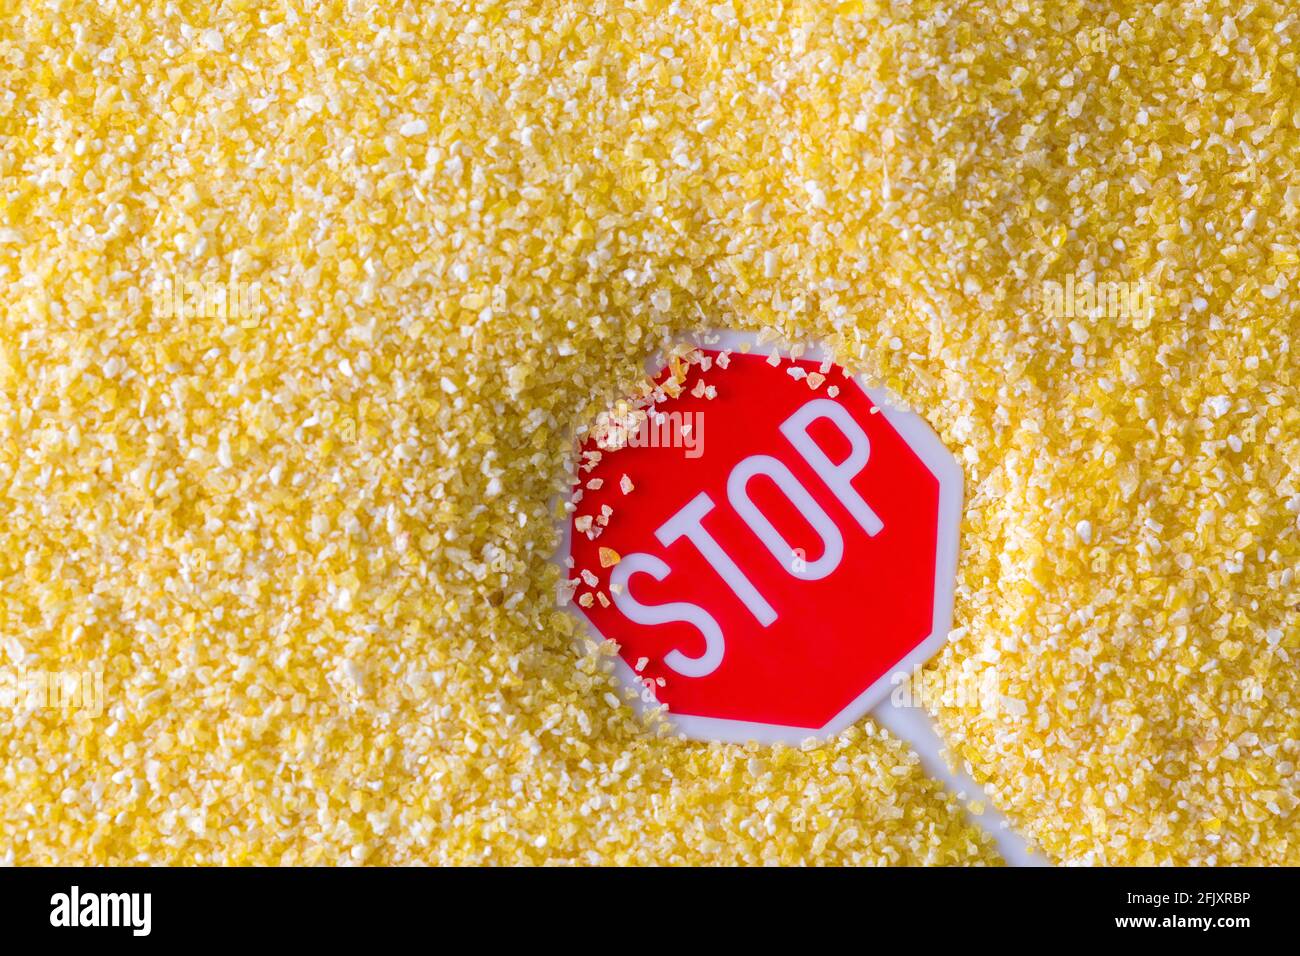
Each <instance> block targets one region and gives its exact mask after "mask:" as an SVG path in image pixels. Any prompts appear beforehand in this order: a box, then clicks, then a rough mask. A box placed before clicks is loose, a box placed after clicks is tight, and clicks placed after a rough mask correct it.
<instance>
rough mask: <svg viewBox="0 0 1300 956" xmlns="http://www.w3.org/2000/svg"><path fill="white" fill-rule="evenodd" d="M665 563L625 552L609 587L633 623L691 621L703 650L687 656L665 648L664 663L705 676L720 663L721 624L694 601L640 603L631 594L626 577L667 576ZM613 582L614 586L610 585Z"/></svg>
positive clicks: (689, 674)
mask: <svg viewBox="0 0 1300 956" xmlns="http://www.w3.org/2000/svg"><path fill="white" fill-rule="evenodd" d="M669 570H670V569H669V567H668V565H667V564H665V563H664V562H663V561H661V560H660V559H659V558H656V557H655V556H654V555H651V554H640V553H638V554H629V555H627V556H626V557H625V558H623V560H622V561H620V562H619V563H618V564H616V565H614V570H613V572H611V574H610V577H609V580H610V585H611V587H610V590H611V591H612V592H613V594H614V604H615V605H616V606H617V607H618V609H619V610H620V611H622V612H623V615H624V616H625V617H626V618H627V619H628V620H630V621H632V622H634V623H636V624H648V625H653V624H670V623H672V622H674V621H684V622H685V623H687V624H691V625H694V626H695V627H696V628H697V629H698V630H699V632H700V633H701V634H702V635H704V653H703V654H701V655H700V656H699V657H687V656H686V655H685V654H683V653H682V652H681V651H679V650H672V651H669V652H668V653H667V654H665V655H664V663H665V664H667V665H668V666H669V667H671V668H672V669H673V670H675V671H676V672H677V673H679V674H681V675H682V676H683V677H707V676H708V675H709V674H712V673H713V672H714V671H715V670H717V667H718V665H719V664H721V663H722V654H723V652H724V650H725V648H726V645H725V642H724V641H723V639H722V628H720V627H718V622H717V621H715V620H714V619H713V617H712V615H710V614H709V612H708V611H706V610H704V608H702V607H700V606H699V605H698V604H687V603H686V602H684V601H677V602H674V603H672V604H650V605H647V604H642V603H641V602H640V601H638V600H637V599H636V598H634V597H632V591H631V589H630V588H629V587H628V581H629V580H630V579H631V577H632V575H634V574H648V575H650V576H651V577H652V578H654V579H655V580H656V581H662V580H663V579H664V578H666V577H667V576H668V572H669ZM614 585H617V587H614Z"/></svg>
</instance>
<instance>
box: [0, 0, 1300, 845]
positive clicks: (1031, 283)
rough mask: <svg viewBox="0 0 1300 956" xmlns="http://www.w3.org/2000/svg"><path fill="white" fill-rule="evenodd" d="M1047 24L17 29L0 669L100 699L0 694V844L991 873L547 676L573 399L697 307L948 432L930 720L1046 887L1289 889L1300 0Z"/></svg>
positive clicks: (562, 663) (186, 14)
mask: <svg viewBox="0 0 1300 956" xmlns="http://www.w3.org/2000/svg"><path fill="white" fill-rule="evenodd" d="M1045 6H1046V7H1047V8H1048V9H1046V10H1044V9H1040V8H1039V5H1037V4H1030V3H1027V2H1006V3H996V4H995V3H980V2H953V3H945V4H938V3H929V2H916V3H903V2H898V3H885V2H875V0H861V2H855V0H849V2H845V3H813V2H793V3H782V4H776V3H756V4H744V5H739V4H732V3H728V2H723V3H689V2H673V3H669V2H658V0H646V2H642V3H615V2H599V0H597V2H594V3H573V2H546V0H543V2H529V3H523V2H519V3H491V2H481V3H458V2H454V0H453V2H447V3H417V2H401V0H397V2H391V3H390V2H386V3H370V2H361V0H350V2H331V0H325V2H321V3H311V4H308V3H303V2H300V0H293V2H272V3H268V4H264V5H263V4H254V3H250V2H247V0H231V2H228V3H224V4H220V5H212V6H205V5H201V4H195V3H172V4H164V3H159V2H153V0H138V2H109V3H104V4H100V3H90V2H84V0H53V2H51V3H48V4H40V5H35V4H17V3H13V4H7V5H5V8H4V10H3V12H0V77H2V81H0V188H2V189H3V197H4V198H3V206H2V207H0V208H2V209H3V218H2V221H0V289H2V290H3V291H2V292H0V296H3V299H2V300H0V301H2V302H3V307H2V308H0V392H2V393H3V401H0V668H3V669H5V670H6V671H7V672H9V673H11V674H16V675H19V676H21V675H22V674H23V673H26V672H35V671H39V672H44V673H61V672H94V673H96V674H101V675H102V680H103V693H104V707H103V713H102V714H100V715H99V716H92V715H91V713H89V712H78V711H76V710H75V709H65V708H51V707H48V706H47V707H35V708H21V707H20V708H16V709H15V710H14V711H13V713H12V717H9V716H6V717H5V719H3V720H0V755H2V757H3V759H2V760H0V858H2V859H3V860H5V861H8V862H16V863H92V862H94V863H98V862H115V863H129V862H146V861H147V862H160V863H175V864H182V863H337V862H358V863H361V862H365V863H376V864H391V863H408V862H429V863H453V862H454V863H475V862H494V863H524V862H529V863H540V862H584V863H585V862H605V863H651V862H654V863H674V862H704V861H710V862H737V863H739V862H746V863H749V862H783V863H797V862H821V863H992V862H997V859H996V853H995V851H994V849H993V845H992V842H991V841H990V840H989V838H988V837H987V836H985V835H984V834H983V833H982V832H981V831H980V830H979V829H978V828H976V827H974V826H972V824H971V823H970V822H969V820H968V819H967V817H966V815H965V808H964V807H963V805H962V800H961V796H960V795H957V794H948V793H945V792H944V791H943V790H942V789H941V788H940V787H939V786H938V785H937V784H935V783H934V782H933V781H931V780H929V779H928V778H927V777H926V776H925V775H924V773H923V772H922V771H921V769H920V766H919V764H918V762H917V759H916V757H915V755H914V754H913V753H912V752H911V751H910V750H909V749H908V748H907V747H906V746H905V745H903V744H902V743H900V742H899V741H897V740H896V739H893V738H892V737H890V736H889V735H887V734H886V733H885V732H883V731H881V730H879V729H877V728H876V727H875V725H873V724H872V723H871V722H870V721H864V722H862V723H861V724H859V725H858V726H857V727H855V728H853V729H851V730H849V731H846V732H845V733H844V734H843V735H842V736H841V737H840V738H838V739H837V740H835V741H834V742H832V743H831V744H829V745H827V746H824V747H821V748H816V749H813V748H809V749H799V748H774V749H767V748H758V747H738V746H702V745H696V744H687V743H684V742H680V741H675V740H671V739H664V738H663V737H662V735H659V736H657V735H656V734H655V733H654V732H653V731H648V730H646V729H645V728H643V727H641V726H640V725H639V724H638V723H636V721H635V718H633V717H632V715H631V712H630V710H629V709H628V708H627V707H626V706H625V702H624V701H623V700H622V699H621V698H620V696H619V692H618V687H617V684H616V683H615V681H614V679H613V677H612V676H611V674H610V670H609V667H610V653H609V649H608V648H596V647H589V648H588V649H587V650H588V652H587V653H586V654H585V655H577V654H575V653H574V650H573V646H572V644H571V640H572V638H573V634H572V631H573V624H572V621H571V619H570V618H569V617H568V615H567V614H566V613H565V612H564V611H562V610H561V609H559V608H558V607H557V606H556V589H557V586H558V585H559V584H560V582H561V575H560V573H559V569H557V568H555V567H553V566H552V565H551V564H550V562H549V561H548V556H549V555H550V554H551V553H552V552H553V550H554V547H555V543H556V537H557V532H556V519H557V515H556V514H555V512H554V510H553V506H552V502H553V500H554V499H555V497H556V496H557V495H563V494H567V491H568V489H569V487H570V485H569V480H570V479H569V475H570V472H571V470H572V468H573V466H574V464H575V463H574V462H572V461H571V460H570V456H571V454H572V445H571V443H570V436H571V433H572V429H573V428H574V426H575V425H577V424H578V423H581V422H591V421H594V420H595V418H596V416H597V415H598V414H599V413H600V412H601V411H603V410H606V409H608V408H609V407H610V403H611V402H613V401H614V400H615V399H617V398H618V397H620V396H623V395H626V394H629V393H630V392H631V391H632V389H633V386H634V384H635V382H636V380H637V376H638V373H639V371H640V368H639V367H640V363H641V362H642V360H643V359H644V357H645V356H646V355H648V354H650V353H651V352H653V351H655V350H656V349H658V348H660V347H663V346H665V345H666V344H667V343H668V342H669V341H671V340H672V338H673V337H674V336H675V335H676V334H677V333H678V332H681V331H684V330H687V329H691V328H704V327H709V328H723V327H732V328H737V329H745V330H757V329H763V330H767V331H768V333H769V334H771V335H772V336H776V337H780V338H782V339H785V340H788V341H790V342H796V343H797V342H803V341H811V340H814V339H815V340H818V341H821V342H824V343H827V344H828V345H829V346H830V347H831V348H832V350H833V351H834V353H835V356H836V358H837V360H838V361H839V362H840V363H842V364H844V365H845V366H846V367H849V368H851V369H853V370H855V371H864V372H865V373H867V374H869V375H871V376H873V377H874V378H875V379H876V380H878V381H879V382H881V383H882V384H884V385H886V386H888V387H889V388H890V389H891V390H892V391H893V392H894V393H895V394H896V395H899V396H901V397H902V398H903V399H905V400H906V401H907V403H908V404H909V405H910V406H911V407H913V408H914V409H916V410H917V411H919V412H920V413H921V414H923V415H924V416H925V418H926V419H927V420H928V421H929V422H930V423H931V425H932V426H933V427H934V428H935V430H936V431H937V432H938V433H939V434H940V436H941V438H942V439H943V441H944V444H945V445H946V446H947V447H949V448H951V449H954V451H955V452H956V453H957V454H958V457H959V459H960V460H961V461H962V464H963V467H964V468H965V471H966V479H967V489H968V501H967V504H966V511H965V523H964V528H963V538H962V541H963V554H962V557H961V562H960V568H959V572H958V575H959V577H958V590H957V599H956V608H955V614H954V620H955V621H956V622H957V623H958V625H959V627H958V631H957V633H956V634H955V635H954V638H953V640H952V641H951V642H950V644H949V645H948V647H947V649H946V650H945V651H944V653H943V654H942V655H941V657H940V658H938V659H937V660H936V661H935V662H933V663H932V665H931V667H930V671H929V672H930V673H932V674H933V675H934V676H935V677H936V678H939V679H941V680H942V682H943V683H944V684H945V685H947V686H961V685H966V684H970V685H975V684H981V685H982V684H983V683H985V682H986V677H987V674H988V672H989V671H990V670H992V671H993V673H994V677H995V678H996V685H997V688H998V700H997V704H998V706H997V707H995V708H993V709H992V710H991V711H990V710H989V709H987V708H981V707H978V706H976V705H974V704H971V703H969V702H965V701H964V698H962V696H961V695H952V699H949V698H947V697H940V698H939V699H938V700H935V701H932V702H931V703H930V706H932V707H933V709H934V712H935V714H936V716H937V719H938V721H939V723H940V726H941V730H942V732H943V733H944V735H945V736H946V739H947V740H948V742H949V744H950V746H951V749H952V752H953V754H954V756H955V758H956V759H958V760H961V761H964V762H965V763H967V764H968V765H969V767H970V769H971V772H972V774H973V776H974V777H975V778H976V779H978V780H979V781H981V782H982V783H983V784H984V787H985V789H986V791H987V793H988V794H989V796H990V797H991V798H992V799H993V800H994V802H996V803H997V805H998V806H999V807H1000V808H1001V809H1002V810H1003V811H1004V812H1005V813H1006V814H1007V816H1008V818H1009V819H1011V820H1012V821H1013V823H1014V825H1015V826H1016V827H1017V828H1018V829H1020V830H1022V831H1023V832H1024V833H1025V834H1026V835H1027V836H1028V837H1029V838H1030V839H1031V840H1032V841H1034V842H1035V844H1036V845H1037V846H1038V847H1039V848H1040V849H1041V851H1042V852H1043V853H1044V854H1045V855H1046V856H1047V857H1048V858H1049V859H1052V860H1056V861H1062V862H1079V863H1164V862H1174V863H1186V862H1198V863H1229V862H1240V863H1283V862H1286V863H1292V864H1295V863H1300V849H1298V848H1297V840H1296V836H1295V834H1296V832H1297V785H1298V778H1297V771H1296V760H1297V749H1298V748H1300V744H1298V743H1297V740H1298V739H1300V710H1298V706H1300V702H1298V701H1297V689H1296V685H1297V680H1296V677H1297V669H1296V658H1295V655H1296V653H1297V646H1298V645H1300V627H1298V625H1297V619H1296V607H1297V605H1298V604H1300V593H1298V588H1297V585H1296V582H1295V579H1294V573H1293V568H1294V565H1295V563H1296V559H1297V555H1298V553H1300V545H1298V541H1297V534H1298V530H1297V524H1296V522H1297V511H1300V487H1297V484H1298V482H1300V478H1298V477H1297V474H1298V472H1300V395H1298V394H1297V392H1298V386H1300V383H1298V382H1297V375H1296V363H1295V360H1294V358H1293V355H1292V351H1291V349H1292V345H1291V340H1292V335H1293V332H1294V331H1295V329H1296V328H1297V305H1298V304H1300V299H1298V298H1297V295H1296V291H1295V290H1292V289H1291V288H1290V285H1291V281H1292V280H1291V277H1292V276H1293V275H1294V271H1295V266H1296V264H1297V261H1300V256H1298V245H1300V228H1298V223H1300V185H1297V166H1296V157H1297V156H1300V129H1298V127H1300V90H1298V89H1297V84H1298V82H1300V81H1298V80H1297V66H1298V65H1300V64H1297V54H1296V49H1297V39H1298V38H1300V20H1298V19H1297V16H1296V14H1295V12H1294V9H1293V7H1292V6H1291V5H1289V4H1287V3H1284V2H1260V3H1255V4H1252V5H1249V6H1248V7H1242V6H1240V5H1238V4H1229V3H1224V2H1163V3H1157V4H1149V3H1125V2H1113V3H1111V2H1062V3H1057V4H1049V5H1045ZM1069 277H1072V278H1069ZM1067 282H1069V283H1074V285H1072V286H1071V289H1072V290H1077V289H1078V288H1079V283H1084V284H1085V285H1087V286H1088V287H1090V288H1093V289H1101V288H1103V284H1105V283H1119V284H1122V285H1119V286H1104V289H1119V290H1120V291H1121V293H1122V294H1110V292H1106V293H1105V294H1104V295H1102V294H1092V295H1091V296H1087V297H1083V298H1082V299H1081V298H1080V297H1079V296H1077V295H1074V294H1073V292H1072V294H1071V296H1070V298H1069V302H1068V308H1067V307H1066V305H1067V303H1066V302H1065V296H1064V295H1063V294H1061V293H1060V291H1059V290H1062V289H1064V288H1065V287H1066V283H1067ZM1049 283H1054V284H1055V285H1049ZM1080 302H1081V303H1082V308H1076V305H1079V303H1080ZM1134 302H1141V303H1143V307H1142V308H1140V309H1135V308H1130V307H1127V306H1131V305H1132V304H1133V303H1134ZM1054 303H1060V307H1059V308H1056V307H1053V306H1054ZM1099 303H1102V304H1104V305H1105V306H1106V307H1105V308H1100V307H1099ZM1148 303H1149V305H1150V307H1149V308H1147V307H1146V305H1147V304H1148ZM634 506H635V492H631V493H630V495H629V498H628V500H627V502H626V503H625V504H624V505H623V507H634ZM613 520H617V515H615V516H614V519H613ZM959 698H961V699H959Z"/></svg>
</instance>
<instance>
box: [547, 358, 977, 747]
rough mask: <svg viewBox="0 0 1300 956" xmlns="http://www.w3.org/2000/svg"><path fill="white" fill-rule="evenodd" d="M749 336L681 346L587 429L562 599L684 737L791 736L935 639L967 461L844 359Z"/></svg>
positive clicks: (838, 714) (876, 687) (844, 706)
mask: <svg viewBox="0 0 1300 956" xmlns="http://www.w3.org/2000/svg"><path fill="white" fill-rule="evenodd" d="M742 341H744V340H741V339H739V338H737V337H734V336H733V337H730V338H723V339H721V340H720V341H719V342H718V343H717V344H711V345H707V346H705V347H702V348H699V349H695V350H688V349H686V348H683V349H682V350H681V353H677V354H674V356H673V358H672V361H671V363H670V365H669V367H668V368H665V369H664V370H663V371H662V372H661V373H660V374H659V375H658V376H657V378H656V379H655V381H656V382H657V383H658V387H657V388H656V389H655V390H654V391H653V392H652V393H651V394H650V395H648V396H646V397H645V398H644V399H642V400H641V401H639V402H636V403H632V404H630V405H628V406H626V407H620V408H619V409H616V410H614V411H613V412H612V413H610V414H608V415H606V416H602V420H601V421H600V422H599V423H598V424H597V427H596V429H594V430H593V432H592V434H590V435H589V436H588V437H587V439H586V441H585V442H584V444H583V447H582V449H581V453H582V454H581V463H580V467H579V469H578V475H577V481H578V484H577V485H576V487H575V494H574V510H573V512H572V515H571V519H570V523H569V527H568V529H567V534H566V539H567V541H566V545H567V547H568V552H567V553H568V557H569V559H570V561H569V562H566V563H571V565H572V570H570V571H569V572H568V573H569V575H570V580H569V585H568V590H567V591H566V593H565V595H564V596H565V598H566V599H571V600H572V602H573V604H574V606H575V607H576V609H577V610H578V611H579V612H580V613H581V614H583V615H584V616H585V617H586V619H587V621H588V622H589V623H590V626H591V627H592V628H593V629H594V631H595V632H596V633H597V634H599V635H600V636H602V637H604V638H607V639H610V640H613V641H616V642H617V644H618V646H619V656H620V658H621V664H620V666H619V671H620V674H621V675H622V678H623V680H624V681H625V682H627V683H628V684H629V685H632V686H634V687H635V688H636V690H637V691H638V692H639V693H640V694H641V695H642V699H645V700H652V699H653V700H657V702H659V703H662V704H664V705H665V706H666V707H667V709H668V713H669V715H670V717H671V719H672V720H673V722H674V723H675V725H676V726H677V728H678V729H679V730H680V731H682V732H683V733H685V734H686V735H688V736H691V737H696V738H701V739H712V740H728V741H745V740H760V741H776V740H784V741H788V742H792V743H797V742H799V741H801V740H804V739H806V738H808V737H810V736H816V737H824V736H828V735H831V734H834V733H837V732H838V731H840V730H842V729H843V728H845V727H847V726H848V725H849V724H851V723H853V722H854V721H855V720H857V719H858V718H859V717H860V716H862V714H864V713H865V712H866V711H868V710H870V709H871V708H872V707H873V706H875V705H876V704H877V703H878V702H880V701H881V700H882V699H883V698H885V697H886V696H888V694H889V691H890V687H891V686H892V683H893V682H896V680H897V679H896V678H895V679H894V681H892V682H891V678H893V675H895V674H897V673H900V672H906V673H910V672H911V671H912V669H913V668H915V667H918V666H919V665H920V664H921V663H922V662H923V661H924V660H925V659H926V658H928V657H929V656H930V655H931V654H933V653H934V652H935V651H936V650H937V649H938V648H939V646H941V645H942V643H943V642H944V640H945V639H946V637H947V634H948V631H949V629H950V627H951V618H952V588H953V576H954V573H955V570H956V563H957V534H958V525H959V522H960V519H961V487H962V477H961V469H960V468H959V467H958V465H957V463H956V462H955V461H954V460H953V458H952V456H951V455H950V454H948V452H947V450H946V449H944V447H943V445H942V444H941V443H940V442H939V440H938V438H937V437H936V436H935V435H934V433H933V432H932V431H931V430H930V428H929V427H928V426H927V425H926V424H925V422H924V421H923V420H922V419H920V418H919V417H917V416H916V415H913V414H910V413H905V412H901V411H898V410H896V409H893V408H891V407H890V406H889V404H888V403H887V400H886V398H885V396H883V395H881V394H879V393H877V392H874V391H873V390H870V389H867V388H865V387H863V386H862V385H861V384H860V383H859V382H858V381H857V380H856V379H855V378H854V377H852V376H850V375H848V374H847V373H846V372H845V371H844V370H843V369H842V368H840V367H839V366H838V365H834V364H832V363H831V362H829V361H823V360H820V358H819V357H817V356H814V357H811V358H810V357H808V356H807V355H803V356H801V357H800V358H798V359H790V358H788V357H781V356H779V355H777V354H776V353H774V352H765V351H763V350H762V349H759V348H752V349H748V351H741V350H740V349H739V348H727V347H725V346H727V345H733V346H735V345H740V344H741V342H742ZM742 347H746V346H742ZM652 695H653V697H652Z"/></svg>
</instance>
